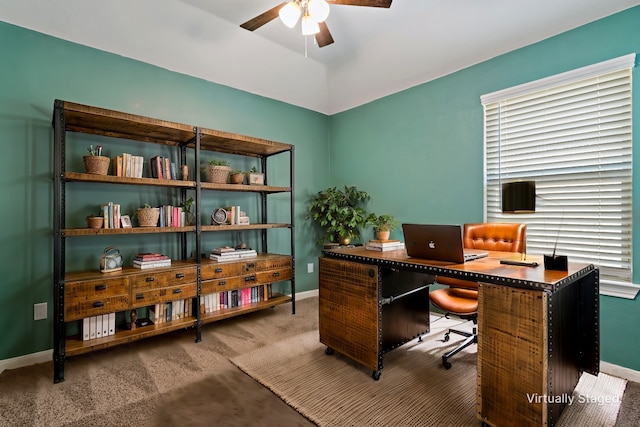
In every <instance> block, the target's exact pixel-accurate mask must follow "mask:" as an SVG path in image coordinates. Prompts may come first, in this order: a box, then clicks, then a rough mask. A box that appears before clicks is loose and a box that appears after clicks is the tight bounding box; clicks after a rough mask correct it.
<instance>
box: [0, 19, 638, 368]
mask: <svg viewBox="0 0 640 427" xmlns="http://www.w3.org/2000/svg"><path fill="white" fill-rule="evenodd" d="M637 22H640V7H636V8H633V9H630V10H628V11H625V12H623V13H620V14H616V15H613V16H611V17H609V18H606V19H603V20H600V21H597V22H594V23H592V24H589V25H586V26H584V27H581V28H578V29H576V30H573V31H570V32H567V33H564V34H562V35H560V36H557V37H554V38H551V39H548V40H544V41H542V42H539V43H537V44H535V45H532V46H529V47H526V48H523V49H519V50H517V51H514V52H511V53H509V54H506V55H503V56H500V57H497V58H494V59H492V60H489V61H486V62H484V63H481V64H478V65H476V66H473V67H469V68H467V69H464V70H461V71H459V72H456V73H453V74H451V75H449V76H446V77H443V78H440V79H438V80H435V81H433V82H429V83H426V84H423V85H420V86H417V87H415V88H412V89H409V90H406V91H402V92H399V93H397V94H394V95H391V96H388V97H386V98H383V99H380V100H378V101H375V102H371V103H369V104H366V105H363V106H361V107H358V108H354V109H352V110H349V111H346V112H343V113H340V114H336V115H333V116H331V117H326V116H324V115H321V114H318V113H313V112H310V111H307V110H304V109H301V108H297V107H293V106H290V105H287V104H284V103H281V102H277V101H273V100H269V99H265V98H261V97H258V96H255V95H250V94H247V93H244V92H241V91H237V90H233V89H230V88H227V87H224V86H220V85H216V84H213V83H209V82H205V81H202V80H199V79H195V78H192V77H188V76H184V75H180V74H176V73H172V72H169V71H167V70H163V69H159V68H157V67H153V66H150V65H147V64H143V63H140V62H136V61H133V60H129V59H126V58H122V57H120V56H117V55H111V54H107V53H104V52H100V51H97V50H94V49H90V48H87V47H83V46H79V45H75V44H72V43H68V42H64V41H61V40H58V39H55V38H51V37H48V36H44V35H41V34H38V33H34V32H32V31H28V30H24V29H21V28H17V27H14V26H11V25H8V24H4V23H0V40H2V44H1V45H0V54H1V55H2V56H1V57H2V58H3V60H2V64H3V65H2V67H1V68H0V146H1V147H2V148H3V149H4V152H5V155H4V156H2V157H0V165H1V166H2V170H4V171H5V172H4V173H3V174H2V175H1V178H0V180H1V181H0V196H1V198H2V200H4V201H5V202H4V203H3V204H2V206H3V207H2V210H1V212H2V216H1V219H2V223H3V224H5V225H4V226H3V227H2V228H0V239H1V241H2V242H3V243H4V244H3V245H2V249H0V250H1V251H2V252H0V255H1V256H0V260H2V261H0V267H1V271H2V280H1V281H0V305H1V306H2V314H0V337H2V340H0V360H2V359H6V358H11V357H16V356H20V355H24V354H29V353H32V352H36V351H41V350H45V349H49V348H51V345H52V339H51V329H52V323H51V321H50V318H51V315H52V307H51V304H52V295H51V294H52V291H51V289H52V280H51V276H52V239H51V229H52V219H51V218H52V212H51V210H52V209H51V207H52V204H53V200H52V197H53V196H52V179H51V175H52V149H51V141H52V132H51V111H52V105H53V100H54V99H56V98H59V99H65V100H70V101H75V102H80V103H84V104H89V105H96V106H102V107H106V108H112V109H116V110H121V111H127V112H131V113H136V114H142V115H147V116H151V117H157V118H161V119H167V120H171V121H176V122H186V123H190V124H195V125H199V126H205V127H210V128H215V129H221V130H226V131H231V132H237V133H242V134H247V135H251V136H256V137H260V138H266V139H273V140H277V141H282V142H287V143H292V144H295V147H296V148H295V150H296V201H295V207H296V221H297V226H296V278H297V280H296V282H297V287H298V290H309V289H314V288H316V287H317V270H316V273H314V274H307V273H306V264H307V263H308V262H316V266H317V256H318V249H317V247H316V246H315V245H314V239H310V238H309V236H311V233H310V230H309V224H307V223H306V222H304V221H303V220H302V218H303V217H304V209H305V202H306V200H307V199H308V197H309V196H310V195H311V194H313V193H315V192H316V191H318V190H320V189H323V188H326V187H327V186H329V185H344V184H347V185H357V186H358V187H359V188H360V189H363V190H366V191H367V192H369V193H370V194H371V195H372V201H371V203H370V204H369V208H370V210H373V211H375V212H378V213H386V212H388V213H392V214H394V215H396V216H397V217H398V218H399V219H401V220H402V221H404V222H440V223H464V222H471V221H480V220H482V190H483V164H482V144H483V141H482V107H481V105H480V95H482V94H484V93H488V92H492V91H495V90H499V89H503V88H505V87H510V86H513V85H517V84H520V83H525V82H528V81H531V80H535V79H538V78H542V77H546V76H549V75H553V74H557V73H559V72H563V71H567V70H571V69H574V68H578V67H581V66H584V65H589V64H592V63H594V62H599V61H602V60H606V59H610V58H613V57H617V56H620V55H624V54H628V53H632V52H639V51H640V28H638V26H637ZM638 77H640V76H639V73H638V70H637V69H636V70H635V71H634V78H636V79H638ZM635 86H636V89H635V90H634V101H635V103H636V105H640V104H638V101H640V99H639V97H640V95H639V93H640V91H639V90H638V89H637V86H638V85H635ZM634 121H635V124H636V125H637V124H638V122H639V121H640V116H639V115H636V118H635V120H634ZM635 128H636V129H638V126H635ZM635 134H636V135H637V131H636V133H635ZM81 188H82V189H84V188H83V187H81ZM86 192H87V193H89V192H90V190H86ZM634 199H635V200H636V206H637V207H638V205H637V204H638V202H637V201H638V200H640V198H639V197H637V196H636V197H635V198H634ZM74 203H75V202H74ZM83 208H84V205H82V202H77V206H76V209H77V211H78V213H80V212H81V211H82V209H83ZM636 212H640V210H637V209H636ZM367 233H370V231H368V230H367V231H365V234H364V235H363V237H364V238H368V234H367ZM394 233H395V237H400V234H399V231H395V232H394ZM638 236H640V234H638V232H636V234H634V241H638ZM125 243H126V242H125ZM89 245H90V247H92V248H93V249H95V250H97V251H99V250H100V248H102V247H104V246H106V245H102V244H101V243H97V244H94V243H91V244H89ZM18 260H19V261H18ZM636 260H637V261H636V262H635V263H634V264H635V265H636V266H638V265H640V264H638V262H640V260H639V259H638V258H637V255H636ZM636 271H638V269H636ZM638 280H639V279H638V278H637V277H636V282H637V281H638ZM42 301H47V302H49V320H47V321H38V322H34V321H33V304H34V303H37V302H42ZM639 320H640V302H639V301H638V300H637V299H636V300H634V301H629V300H622V299H617V298H610V297H602V298H601V335H602V341H601V355H602V359H603V360H605V361H607V362H611V363H614V364H618V365H621V366H626V367H629V368H632V369H636V370H640V360H639V358H638V357H637V356H636V349H637V348H640V332H638V328H636V327H635V326H636V325H638V323H639Z"/></svg>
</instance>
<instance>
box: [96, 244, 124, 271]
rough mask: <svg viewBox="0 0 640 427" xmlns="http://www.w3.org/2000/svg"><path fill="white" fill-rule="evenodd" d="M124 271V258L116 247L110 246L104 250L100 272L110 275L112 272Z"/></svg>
mask: <svg viewBox="0 0 640 427" xmlns="http://www.w3.org/2000/svg"><path fill="white" fill-rule="evenodd" d="M118 270H122V256H121V255H120V251H119V250H118V248H116V247H115V246H109V247H107V248H105V249H104V252H103V253H102V257H101V258H100V271H101V272H103V273H109V272H111V271H118Z"/></svg>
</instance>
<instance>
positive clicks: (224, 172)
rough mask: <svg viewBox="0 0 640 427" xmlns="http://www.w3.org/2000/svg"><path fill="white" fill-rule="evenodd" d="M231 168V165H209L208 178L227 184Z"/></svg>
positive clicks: (211, 180)
mask: <svg viewBox="0 0 640 427" xmlns="http://www.w3.org/2000/svg"><path fill="white" fill-rule="evenodd" d="M230 172H231V168H230V167H229V166H218V165H208V166H207V180H208V181H209V182H215V183H217V184H226V183H227V179H228V178H229V173H230Z"/></svg>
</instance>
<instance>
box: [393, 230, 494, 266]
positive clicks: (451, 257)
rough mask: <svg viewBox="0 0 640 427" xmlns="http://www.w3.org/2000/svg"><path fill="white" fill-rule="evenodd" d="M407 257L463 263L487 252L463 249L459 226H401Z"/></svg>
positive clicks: (484, 255) (480, 256)
mask: <svg viewBox="0 0 640 427" xmlns="http://www.w3.org/2000/svg"><path fill="white" fill-rule="evenodd" d="M402 232H403V233H404V241H405V247H406V250H407V255H409V256H410V257H412V258H421V259H432V260H436V261H449V262H455V263H463V262H466V261H470V260H472V259H477V258H483V257H486V256H488V255H489V252H487V251H482V250H477V249H465V248H463V245H462V228H461V227H460V226H459V225H440V224H402Z"/></svg>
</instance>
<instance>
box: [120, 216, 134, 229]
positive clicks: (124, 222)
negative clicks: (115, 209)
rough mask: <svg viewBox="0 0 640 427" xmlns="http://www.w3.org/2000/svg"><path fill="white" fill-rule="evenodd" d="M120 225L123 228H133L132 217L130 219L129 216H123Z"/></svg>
mask: <svg viewBox="0 0 640 427" xmlns="http://www.w3.org/2000/svg"><path fill="white" fill-rule="evenodd" d="M120 224H122V228H131V227H132V226H131V217H129V215H122V216H121V217H120Z"/></svg>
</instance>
